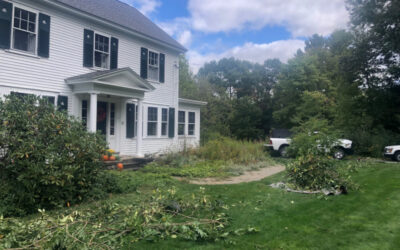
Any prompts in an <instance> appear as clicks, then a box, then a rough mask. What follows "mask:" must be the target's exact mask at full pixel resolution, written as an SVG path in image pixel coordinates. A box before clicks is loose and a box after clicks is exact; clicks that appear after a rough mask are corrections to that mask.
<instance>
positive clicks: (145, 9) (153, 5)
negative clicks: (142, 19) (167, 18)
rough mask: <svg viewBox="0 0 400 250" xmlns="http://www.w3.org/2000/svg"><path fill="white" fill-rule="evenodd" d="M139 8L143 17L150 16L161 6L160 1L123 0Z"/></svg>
mask: <svg viewBox="0 0 400 250" xmlns="http://www.w3.org/2000/svg"><path fill="white" fill-rule="evenodd" d="M121 1H122V2H125V3H127V4H129V5H131V6H134V7H135V8H137V9H138V10H139V11H140V12H142V14H143V15H145V16H148V15H150V14H151V13H153V12H154V11H156V9H157V8H158V7H160V6H161V2H160V1H159V0H121Z"/></svg>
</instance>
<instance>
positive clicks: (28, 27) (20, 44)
mask: <svg viewBox="0 0 400 250" xmlns="http://www.w3.org/2000/svg"><path fill="white" fill-rule="evenodd" d="M37 16H38V15H37V14H36V13H34V12H30V11H27V10H24V9H21V8H18V7H15V8H14V21H13V49H16V50H22V51H26V52H29V53H32V54H36V40H37V27H36V26H37Z"/></svg>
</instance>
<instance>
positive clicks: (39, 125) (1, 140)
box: [0, 95, 110, 215]
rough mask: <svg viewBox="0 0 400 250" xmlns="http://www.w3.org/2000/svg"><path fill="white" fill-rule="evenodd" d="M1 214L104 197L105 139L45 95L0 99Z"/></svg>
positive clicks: (26, 211)
mask: <svg viewBox="0 0 400 250" xmlns="http://www.w3.org/2000/svg"><path fill="white" fill-rule="evenodd" d="M0 124H1V125H2V126H1V127H0V148H1V149H2V154H1V155H0V183H1V189H0V215H1V214H3V215H17V214H26V213H30V212H35V211H37V209H39V208H46V209H48V208H53V207H60V206H66V204H75V203H77V202H80V201H82V200H84V199H85V198H87V197H89V196H102V195H103V193H104V190H105V189H104V187H103V186H102V183H103V182H104V180H110V178H107V177H104V176H103V175H104V173H103V171H102V163H101V155H102V153H103V152H104V150H105V147H106V143H105V141H104V139H103V138H102V137H101V136H100V135H99V134H94V133H89V132H87V131H86V128H84V127H83V126H82V123H81V122H80V121H78V120H75V119H73V118H71V117H69V116H68V115H67V114H66V112H62V111H57V110H56V109H55V107H54V106H53V105H51V104H49V103H48V102H47V101H46V100H45V99H41V98H39V97H35V96H26V97H24V98H21V97H18V96H16V95H11V96H7V97H6V98H5V100H0Z"/></svg>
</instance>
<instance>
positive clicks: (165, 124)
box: [161, 109, 168, 136]
mask: <svg viewBox="0 0 400 250" xmlns="http://www.w3.org/2000/svg"><path fill="white" fill-rule="evenodd" d="M161 116H162V117H161V135H162V136H166V135H167V130H168V109H162V114H161Z"/></svg>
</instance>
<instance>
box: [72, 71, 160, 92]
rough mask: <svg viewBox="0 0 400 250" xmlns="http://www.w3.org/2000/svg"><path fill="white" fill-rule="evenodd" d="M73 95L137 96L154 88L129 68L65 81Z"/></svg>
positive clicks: (100, 72) (85, 75)
mask: <svg viewBox="0 0 400 250" xmlns="http://www.w3.org/2000/svg"><path fill="white" fill-rule="evenodd" d="M65 82H66V83H67V84H68V85H69V86H71V88H72V90H73V92H74V93H90V92H97V93H101V94H110V95H117V96H127V97H131V96H135V97H136V96H138V95H144V93H145V92H149V91H153V90H154V89H155V88H154V87H153V86H152V85H151V84H150V83H149V82H148V81H147V80H145V79H143V78H141V77H140V76H139V75H138V74H137V73H136V72H135V71H133V70H132V69H131V68H129V67H126V68H120V69H112V70H104V71H96V72H92V73H87V74H83V75H78V76H74V77H70V78H67V79H65Z"/></svg>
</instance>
